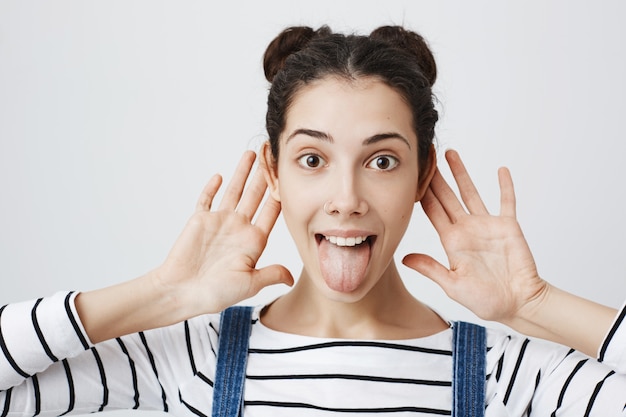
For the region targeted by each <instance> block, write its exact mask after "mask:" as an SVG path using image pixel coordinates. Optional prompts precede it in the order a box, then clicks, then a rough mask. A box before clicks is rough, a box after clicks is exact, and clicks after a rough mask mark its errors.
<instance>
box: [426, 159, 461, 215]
mask: <svg viewBox="0 0 626 417" xmlns="http://www.w3.org/2000/svg"><path fill="white" fill-rule="evenodd" d="M429 188H430V189H431V190H432V192H433V194H434V196H435V197H436V198H437V201H439V204H440V205H441V207H442V208H443V209H444V210H445V212H446V213H447V214H448V217H449V218H450V221H451V222H452V223H456V222H457V220H458V219H459V218H460V217H462V216H465V215H467V213H466V212H465V208H464V207H463V205H462V204H461V202H460V201H459V199H458V198H457V196H456V194H455V193H454V191H452V188H450V186H449V185H448V183H447V182H446V180H445V179H444V178H443V176H442V175H441V172H440V171H439V169H437V170H436V171H435V175H433V179H432V180H431V181H430V187H429Z"/></svg>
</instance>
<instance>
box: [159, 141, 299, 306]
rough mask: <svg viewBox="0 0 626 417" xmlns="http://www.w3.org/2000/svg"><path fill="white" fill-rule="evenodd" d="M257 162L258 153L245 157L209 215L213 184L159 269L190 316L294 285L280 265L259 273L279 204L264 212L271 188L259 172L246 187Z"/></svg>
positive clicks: (215, 180)
mask: <svg viewBox="0 0 626 417" xmlns="http://www.w3.org/2000/svg"><path fill="white" fill-rule="evenodd" d="M254 159H255V154H254V152H251V151H249V152H246V153H245V154H244V155H243V157H242V159H241V161H240V162H239V165H238V166H237V169H236V171H235V173H234V176H233V178H232V180H231V182H230V184H229V185H228V186H227V188H226V190H225V193H224V197H223V199H222V201H221V202H220V204H219V206H218V207H217V209H216V210H211V209H212V205H213V200H214V198H215V195H216V193H217V191H218V189H219V187H220V185H221V177H220V176H214V177H213V178H212V179H211V180H210V181H209V183H208V184H207V185H206V186H205V188H204V190H203V191H202V194H201V195H200V198H199V200H198V203H197V205H196V211H195V213H194V214H193V216H192V217H191V219H190V220H189V222H188V224H187V226H186V227H185V229H184V230H183V232H182V234H181V235H180V237H179V238H178V240H177V241H176V243H175V245H174V247H173V248H172V250H171V252H170V254H169V255H168V257H167V259H166V261H165V262H164V264H163V265H162V267H161V268H160V269H159V273H158V275H159V276H160V278H161V283H162V284H164V285H165V286H167V287H170V288H171V289H172V291H173V293H175V294H178V295H179V296H180V297H182V300H185V309H189V312H190V314H194V315H195V314H200V313H212V312H219V311H221V310H223V309H224V308H226V307H229V306H231V305H233V304H235V303H237V302H239V301H242V300H244V299H246V298H249V297H251V296H253V295H255V294H256V293H258V292H259V291H260V290H261V289H262V288H264V287H266V286H268V285H272V284H278V283H285V284H288V285H291V284H292V283H293V277H292V276H291V274H290V273H289V271H288V270H287V269H286V268H285V267H283V266H281V265H271V266H267V267H264V268H261V269H256V263H257V261H258V260H259V257H260V256H261V254H262V253H263V250H264V249H265V245H266V243H267V239H268V236H269V234H270V231H271V230H272V228H273V227H274V224H275V222H276V219H277V217H278V215H279V213H280V203H279V202H277V201H275V200H274V199H272V198H271V197H270V198H268V199H266V201H265V202H264V203H263V205H262V206H261V203H262V200H263V196H264V195H265V191H266V189H267V184H266V182H265V179H264V177H263V174H262V172H261V171H260V170H257V171H256V172H255V173H254V174H253V176H252V178H251V179H250V182H249V184H248V186H247V187H245V185H246V181H247V179H248V177H249V176H250V172H251V168H252V165H253V162H254ZM244 188H245V191H244ZM257 213H258V215H257ZM255 215H256V218H255Z"/></svg>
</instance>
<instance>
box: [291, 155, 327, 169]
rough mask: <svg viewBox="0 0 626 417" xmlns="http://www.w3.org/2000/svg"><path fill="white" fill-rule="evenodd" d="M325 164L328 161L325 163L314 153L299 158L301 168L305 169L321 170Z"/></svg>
mask: <svg viewBox="0 0 626 417" xmlns="http://www.w3.org/2000/svg"><path fill="white" fill-rule="evenodd" d="M325 163H326V161H324V159H323V158H322V157H321V156H319V155H315V154H312V153H310V154H306V155H303V156H301V157H300V158H298V164H300V166H302V167H304V168H319V167H320V166H322V165H324V164H325Z"/></svg>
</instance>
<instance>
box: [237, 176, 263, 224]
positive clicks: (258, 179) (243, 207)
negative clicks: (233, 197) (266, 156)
mask: <svg viewBox="0 0 626 417" xmlns="http://www.w3.org/2000/svg"><path fill="white" fill-rule="evenodd" d="M265 190H267V183H266V182H265V177H264V176H263V171H262V170H260V169H257V170H256V172H255V173H254V175H253V176H252V179H251V180H250V182H249V183H248V186H247V187H246V191H245V192H244V193H243V197H242V199H241V201H240V202H239V206H238V207H237V212H238V213H241V214H243V215H244V216H246V217H247V218H248V219H250V220H252V218H253V217H254V213H256V211H257V210H258V208H259V204H261V200H263V196H264V195H265Z"/></svg>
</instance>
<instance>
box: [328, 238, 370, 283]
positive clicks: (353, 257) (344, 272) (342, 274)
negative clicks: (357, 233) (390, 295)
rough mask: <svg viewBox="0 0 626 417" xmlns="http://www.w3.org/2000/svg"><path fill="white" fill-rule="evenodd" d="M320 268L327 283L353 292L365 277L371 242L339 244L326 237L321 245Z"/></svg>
mask: <svg viewBox="0 0 626 417" xmlns="http://www.w3.org/2000/svg"><path fill="white" fill-rule="evenodd" d="M319 258H320V268H321V270H322V277H323V278H324V281H326V285H328V287H330V288H331V289H332V290H335V291H340V292H351V291H354V290H356V289H357V288H358V286H359V284H361V282H362V281H363V278H364V277H365V270H366V269H367V265H368V263H369V260H370V245H369V242H367V241H366V242H363V243H361V244H359V245H356V246H337V245H335V244H333V243H330V242H329V241H328V240H326V239H322V241H321V242H320V245H319Z"/></svg>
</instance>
